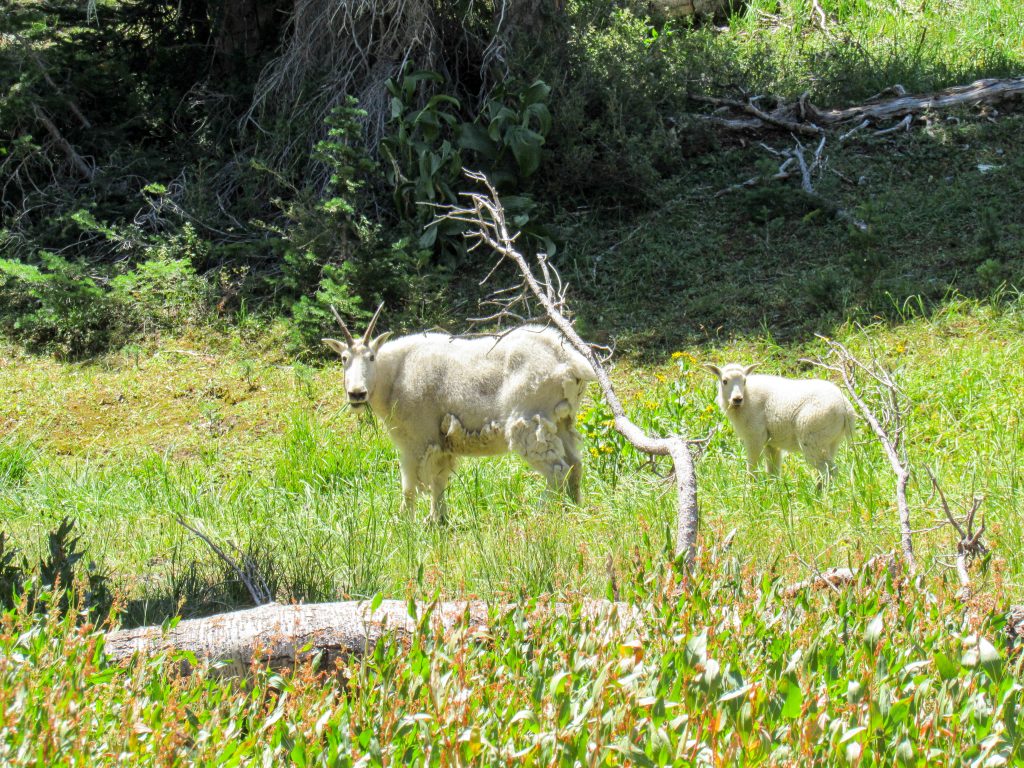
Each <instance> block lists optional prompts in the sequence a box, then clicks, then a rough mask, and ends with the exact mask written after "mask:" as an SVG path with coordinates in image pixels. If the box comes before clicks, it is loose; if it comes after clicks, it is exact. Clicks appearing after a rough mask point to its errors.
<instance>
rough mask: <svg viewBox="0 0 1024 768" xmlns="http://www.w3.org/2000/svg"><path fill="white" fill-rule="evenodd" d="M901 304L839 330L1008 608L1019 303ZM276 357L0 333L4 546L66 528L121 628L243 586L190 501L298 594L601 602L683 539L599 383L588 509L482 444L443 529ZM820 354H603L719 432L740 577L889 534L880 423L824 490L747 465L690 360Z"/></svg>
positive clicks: (892, 541)
mask: <svg viewBox="0 0 1024 768" xmlns="http://www.w3.org/2000/svg"><path fill="white" fill-rule="evenodd" d="M904 311H905V313H906V317H905V321H903V322H900V323H897V324H892V323H877V324H876V325H874V326H869V327H866V328H863V327H861V326H856V325H848V326H845V327H843V328H841V329H839V331H838V333H837V334H836V338H838V339H840V340H842V341H844V342H845V343H846V344H848V345H849V346H850V347H851V349H852V350H853V351H855V353H856V354H858V355H860V356H861V357H863V358H865V359H879V360H881V361H884V363H885V364H886V365H887V366H890V367H891V368H892V369H893V370H895V371H896V372H897V375H898V380H899V382H900V384H901V386H902V387H903V391H904V393H905V396H906V400H907V420H906V429H907V437H906V439H907V444H908V446H909V457H910V461H911V463H912V465H913V467H914V478H913V482H912V484H911V506H912V510H913V515H914V519H913V525H914V527H915V528H920V529H929V528H932V527H934V524H935V522H936V519H937V517H938V516H939V515H940V513H941V507H940V506H939V503H938V499H937V498H936V496H935V495H934V493H933V491H932V490H931V487H930V483H929V481H928V478H927V474H926V469H928V468H931V469H932V470H933V471H934V472H935V473H936V475H938V477H939V478H940V479H941V482H942V485H943V488H944V490H945V492H946V494H947V496H948V497H949V498H950V499H952V500H954V502H955V503H958V504H961V503H964V502H965V501H969V500H970V499H972V498H973V497H974V496H975V495H981V496H984V498H985V501H984V505H983V507H982V509H983V511H984V514H985V520H986V523H987V525H988V532H989V537H990V538H991V540H992V541H993V543H994V546H995V551H994V554H993V558H992V562H991V564H990V567H989V568H988V569H987V570H986V573H985V574H984V575H979V579H981V581H982V583H984V584H985V585H986V586H985V587H984V588H985V589H986V590H988V591H990V592H991V593H992V594H993V596H994V597H996V598H997V599H999V600H1003V599H1016V598H1020V597H1024V560H1022V558H1021V553H1020V552H1019V551H1018V548H1017V547H1016V546H1014V545H1013V542H1015V541H1018V540H1019V537H1020V535H1021V528H1020V526H1021V518H1020V508H1021V496H1020V494H1021V482H1022V478H1021V458H1022V455H1024V433H1022V427H1021V421H1022V406H1021V404H1020V402H1019V397H1018V394H1019V392H1020V391H1021V387H1022V385H1024V373H1022V371H1021V367H1020V364H1019V363H1020V361H1021V359H1022V358H1024V336H1022V333H1021V332H1022V330H1024V301H1021V300H1020V299H1018V298H1016V297H1002V298H998V299H996V300H992V301H973V300H966V299H951V300H950V301H949V302H947V303H946V305H945V306H944V307H943V309H942V310H941V311H939V312H937V313H933V314H931V315H928V316H924V315H922V314H917V313H915V310H914V307H913V305H908V306H907V307H905V308H904ZM272 350H273V346H272V344H269V343H267V345H266V346H265V347H263V348H260V347H258V346H256V345H255V344H252V343H247V342H244V341H242V340H240V338H239V337H237V336H234V337H232V336H226V335H213V336H208V337H206V338H199V337H191V338H181V339H167V340H164V341H162V342H160V343H158V344H156V345H155V346H153V347H152V348H149V349H146V350H144V351H139V353H138V354H137V355H136V354H135V353H122V354H118V355H114V356H111V357H109V358H107V359H105V360H103V361H102V362H98V363H89V364H66V363H57V362H54V361H52V360H48V359H44V358H37V357H31V356H28V355H26V354H24V353H21V352H19V351H17V350H15V349H12V348H7V349H5V351H4V357H3V361H4V364H3V367H2V368H0V377H2V378H0V388H2V389H3V391H5V392H6V393H8V397H7V399H6V402H5V403H4V408H3V411H2V412H0V418H2V419H3V420H4V423H5V424H6V425H7V426H8V430H7V437H6V438H4V442H3V443H2V452H0V471H2V476H3V477H4V483H3V486H2V489H0V504H2V514H3V520H4V524H5V529H6V530H7V532H8V533H9V534H10V535H11V536H12V539H13V542H14V543H15V544H16V545H17V546H19V547H21V548H23V549H24V550H25V551H27V552H30V553H33V554H36V553H35V550H34V548H39V547H41V546H42V545H43V542H44V538H45V532H46V531H48V530H50V529H51V528H53V527H55V525H56V523H57V522H59V520H60V519H61V518H63V517H65V516H69V517H72V518H74V519H76V520H77V521H78V532H79V533H80V535H81V536H82V543H83V547H84V549H85V551H86V552H87V554H88V557H89V558H90V559H92V560H93V561H94V562H95V564H96V565H97V567H98V568H99V569H100V570H102V571H104V572H109V574H110V579H111V581H112V583H113V584H114V585H117V586H118V587H119V588H120V589H121V591H122V592H123V593H124V597H125V598H126V599H128V600H129V601H130V602H129V607H130V610H129V616H130V617H131V620H132V621H149V622H152V621H160V620H163V619H164V618H165V617H166V616H168V615H170V614H173V613H174V609H179V610H182V611H184V612H185V613H186V614H188V613H191V612H195V611H200V612H208V611H210V610H213V609H216V608H223V607H229V606H230V605H231V603H232V596H234V599H235V601H238V600H239V599H241V598H244V592H242V591H240V589H239V588H238V585H234V586H232V585H231V584H230V583H225V574H224V573H222V572H221V571H220V570H218V569H217V568H215V567H214V566H215V564H216V558H214V557H213V556H212V554H211V553H209V552H208V551H207V550H206V545H205V544H203V543H202V542H200V541H198V540H197V539H196V538H195V537H194V536H193V535H192V534H191V533H189V532H188V531H186V530H185V529H184V528H182V527H181V526H179V525H178V524H177V522H176V520H177V519H178V518H179V517H180V518H181V519H184V520H185V521H186V522H189V523H190V524H191V525H193V526H194V527H195V526H198V527H200V529H201V530H203V531H204V532H205V533H206V534H207V535H209V536H211V537H212V538H213V539H214V540H215V541H219V542H230V543H231V544H233V545H234V546H235V547H237V548H238V550H239V551H241V552H244V553H247V554H248V556H249V557H251V558H253V559H254V560H255V561H256V562H258V563H259V564H260V567H261V569H262V570H263V571H264V574H265V576H266V577H267V579H268V581H269V582H270V583H271V584H272V585H273V586H274V587H275V592H276V594H277V596H278V598H279V599H284V600H290V599H298V600H305V601H313V600H330V599H342V598H350V597H351V598H369V597H372V596H373V595H374V594H376V593H378V592H380V593H383V594H385V595H391V596H401V595H404V594H409V593H415V594H418V595H421V596H428V597H429V596H434V595H440V596H442V597H446V598H447V597H467V596H479V597H483V598H487V599H516V598H519V597H522V596H536V595H540V594H548V593H552V594H557V595H562V596H566V597H572V596H577V595H594V596H603V595H605V594H606V593H607V592H608V590H609V589H610V587H611V582H612V581H613V580H615V581H616V582H617V583H620V584H627V585H628V584H629V583H630V582H631V581H632V580H634V579H638V578H639V579H642V578H643V577H644V575H645V571H644V567H643V563H650V562H651V561H653V560H658V559H661V558H663V557H664V555H665V547H666V546H667V542H668V541H670V540H672V535H673V531H674V518H673V515H674V491H673V490H672V486H671V485H670V484H668V483H666V481H665V480H664V479H663V477H662V474H664V472H666V471H667V465H664V464H663V465H661V466H658V467H651V466H650V465H649V464H648V462H647V460H646V458H645V457H641V456H639V455H637V454H636V453H635V452H634V451H633V450H632V449H631V448H629V447H627V446H626V444H625V442H624V441H623V440H622V438H620V437H619V436H618V435H617V434H616V433H615V432H614V430H613V429H611V426H610V425H611V414H610V412H609V411H608V410H607V407H606V406H605V405H604V404H603V403H602V402H601V401H600V399H598V398H597V394H598V393H597V390H596V387H595V388H594V389H593V390H592V392H591V397H590V398H589V399H588V400H587V402H586V404H585V405H584V407H583V409H582V411H581V413H580V416H579V427H580V430H581V432H582V434H583V435H584V439H585V446H586V450H587V453H588V455H587V462H586V480H585V495H584V500H583V503H582V504H580V505H579V506H574V505H572V504H570V503H568V502H567V501H564V500H561V499H558V498H556V497H552V496H551V495H549V494H546V493H545V489H544V483H543V480H542V479H541V478H540V477H539V476H538V475H536V474H535V473H533V472H531V471H530V470H529V468H528V467H526V465H525V464H524V463H523V462H522V461H521V460H519V459H518V458H517V457H514V456H511V455H508V456H505V457H501V458H490V459H468V460H464V461H463V463H462V464H461V466H460V469H459V471H458V472H457V474H456V475H455V477H454V478H453V481H452V483H451V486H450V488H449V500H450V503H451V512H450V519H449V523H448V525H446V526H436V525H430V524H428V523H426V522H425V518H426V507H427V499H426V497H425V495H421V499H420V508H419V509H418V510H417V514H416V515H415V516H414V517H411V518H410V517H409V516H406V515H403V514H402V512H401V510H400V492H399V487H400V485H399V479H398V470H397V458H396V455H395V452H394V450H393V448H392V447H391V444H390V442H389V440H388V439H387V436H386V435H385V434H384V433H383V431H382V429H381V428H380V427H379V425H377V424H376V422H374V421H373V420H372V419H371V418H369V417H357V416H356V415H355V414H354V413H352V412H350V411H349V410H348V409H347V408H346V407H345V406H344V405H343V403H344V399H345V398H344V393H343V382H342V376H341V369H340V366H339V365H337V364H334V363H329V364H327V365H325V366H322V367H316V368H313V367H310V366H307V365H304V364H301V363H295V362H291V361H288V360H285V359H282V358H281V357H280V356H279V355H276V354H275V353H274V352H273V351H272ZM822 352H823V344H822V343H821V342H820V341H817V340H811V341H807V342H801V343H795V344H788V345H782V344H778V343H775V342H773V341H771V340H770V339H765V338H756V337H755V338H747V339H739V340H736V341H734V342H732V343H727V344H721V345H712V346H700V347H690V348H685V349H680V350H676V351H675V352H673V353H671V354H669V355H667V356H665V357H664V358H663V359H662V360H660V361H659V362H657V363H655V364H644V365H640V364H638V363H635V362H631V361H629V360H624V361H623V362H621V363H619V364H618V365H616V366H615V367H614V379H615V381H616V383H617V385H618V387H619V389H620V391H621V392H622V394H623V395H624V397H625V400H626V402H627V404H628V407H629V409H630V411H631V414H632V416H633V418H634V419H635V420H636V421H637V422H638V423H640V424H642V425H644V426H645V427H647V428H649V429H651V430H655V431H658V432H661V433H666V432H671V431H680V430H681V431H683V432H684V433H686V434H688V435H691V436H693V437H700V436H703V435H705V434H707V433H709V432H710V431H711V430H712V429H716V428H717V431H716V432H715V433H714V436H713V438H712V440H711V442H710V444H709V446H708V449H707V451H706V452H705V453H704V455H703V456H702V457H701V459H700V461H699V464H698V480H699V499H700V504H701V511H702V519H701V536H702V541H703V542H704V543H705V545H711V544H712V543H713V542H714V541H716V540H719V539H721V538H722V537H723V536H724V535H725V534H726V533H727V532H729V531H730V530H732V529H736V530H737V536H736V540H735V544H734V545H733V552H734V553H735V555H736V557H737V558H738V559H739V561H740V562H741V563H742V564H743V566H744V568H748V569H750V570H752V571H759V572H768V573H775V574H779V575H783V576H786V577H788V578H792V579H797V578H800V577H803V576H805V575H807V572H808V568H810V567H814V566H817V567H820V568H824V567H827V566H829V565H837V564H846V563H848V562H859V561H860V560H862V559H865V558H867V557H869V556H871V555H874V554H878V553H880V552H886V551H889V550H892V549H894V548H895V547H896V541H897V528H896V518H895V501H894V495H893V476H892V472H891V470H890V468H889V465H888V464H887V462H886V460H885V458H884V455H883V453H882V450H881V448H880V446H879V445H878V443H877V441H876V440H875V439H874V436H873V435H872V434H871V433H870V430H869V429H868V428H867V426H866V425H864V424H863V423H862V424H861V425H860V428H859V429H858V431H857V434H856V438H855V440H854V441H853V443H852V444H849V445H847V446H846V447H845V448H844V449H843V451H842V452H841V454H840V459H839V465H838V472H837V476H836V477H835V479H834V482H833V483H832V484H831V485H830V486H829V487H827V488H826V489H825V490H823V491H819V490H818V489H817V487H816V483H815V476H814V474H813V472H812V471H811V470H810V468H809V467H808V466H807V465H806V464H805V463H804V462H803V460H802V459H801V458H800V457H799V456H790V457H789V458H788V459H786V461H785V462H784V471H783V473H782V474H781V476H780V477H778V478H773V477H770V476H768V475H767V474H766V473H764V472H762V473H761V474H759V475H758V476H754V477H751V476H749V475H748V474H747V470H746V465H745V461H744V454H743V449H742V446H741V444H740V443H739V441H738V439H737V438H736V437H735V435H734V434H733V433H732V430H731V427H729V425H728V423H727V422H726V421H725V419H724V417H723V416H722V415H721V414H720V412H719V411H718V409H717V407H716V406H715V405H714V403H713V399H714V394H715V392H714V387H715V383H714V380H713V379H712V377H710V376H708V375H707V374H706V373H705V372H703V371H702V370H701V369H700V367H699V362H700V361H703V360H705V359H706V360H717V361H727V360H742V361H750V360H760V361H762V364H763V368H764V370H767V371H773V372H780V373H784V374H788V375H794V376H808V375H815V374H814V371H813V370H812V369H811V368H810V366H809V365H808V364H807V363H805V362H803V359H805V358H808V357H815V356H818V355H820V354H822ZM996 372H998V373H996ZM866 394H867V396H868V397H869V399H871V398H873V397H876V396H875V395H874V394H873V393H872V392H871V391H870V390H868V391H867V392H866ZM874 402H875V403H876V405H877V403H878V401H877V399H875V400H874ZM950 535H951V531H950V530H949V529H940V530H933V531H924V532H922V533H921V534H919V535H918V536H917V546H918V548H919V550H920V552H921V554H922V560H923V564H924V568H925V572H926V573H927V574H928V576H929V578H935V579H946V578H949V577H950V575H951V574H950V572H949V570H948V565H949V557H950V555H951V553H952V551H953V549H952V540H951V538H950ZM613 574H614V575H613ZM230 581H231V579H227V582H230Z"/></svg>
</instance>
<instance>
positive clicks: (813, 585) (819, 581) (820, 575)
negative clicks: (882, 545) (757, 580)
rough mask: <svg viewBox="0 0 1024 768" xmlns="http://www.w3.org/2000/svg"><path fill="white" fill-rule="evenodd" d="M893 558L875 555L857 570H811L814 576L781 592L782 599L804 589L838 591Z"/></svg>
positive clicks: (793, 595) (890, 555)
mask: <svg viewBox="0 0 1024 768" xmlns="http://www.w3.org/2000/svg"><path fill="white" fill-rule="evenodd" d="M892 559H893V556H892V554H890V553H886V554H884V555H875V556H874V557H872V558H869V559H867V560H865V561H864V562H863V563H862V564H861V566H860V567H859V568H826V569H825V570H824V571H818V570H817V569H814V568H812V570H813V571H814V575H813V576H812V577H811V578H809V579H804V580H803V581H798V582H796V583H795V584H790V585H789V586H787V587H785V588H784V589H783V590H782V595H783V596H784V597H795V596H796V595H797V594H799V593H800V592H802V591H803V590H805V589H826V588H828V589H833V590H835V589H838V588H839V587H842V586H845V585H847V584H852V583H853V582H854V581H856V579H857V574H858V573H860V572H861V571H864V570H865V569H873V570H877V569H879V567H880V566H883V565H889V564H890V563H891V562H892Z"/></svg>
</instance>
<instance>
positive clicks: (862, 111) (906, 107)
mask: <svg viewBox="0 0 1024 768" xmlns="http://www.w3.org/2000/svg"><path fill="white" fill-rule="evenodd" d="M883 93H895V94H896V95H895V96H893V97H891V98H877V97H874V98H872V99H871V100H869V101H868V102H866V103H864V104H857V105H854V106H850V107H842V108H836V109H822V108H819V107H816V106H814V105H813V104H812V103H811V102H810V101H808V100H807V99H806V98H801V99H800V100H799V101H797V102H795V103H780V104H779V106H777V107H776V108H775V109H772V110H770V111H769V110H766V109H762V108H761V107H760V106H758V104H757V103H755V99H750V100H748V101H739V100H736V99H726V98H721V97H717V96H705V95H702V94H691V95H690V97H689V98H690V99H692V100H693V101H699V102H703V103H705V104H711V105H712V106H715V107H718V109H717V110H716V111H715V113H714V114H711V115H695V116H694V117H696V118H697V119H699V120H702V121H704V122H708V123H711V124H712V125H717V126H719V127H721V128H725V129H728V130H734V131H765V130H770V129H779V130H785V131H789V132H792V133H802V134H806V135H817V134H820V133H821V131H822V129H823V128H838V127H839V126H842V125H848V124H850V123H859V128H863V127H865V126H867V125H872V124H875V125H877V124H879V123H886V122H889V121H892V120H899V119H900V118H902V119H903V122H900V123H899V124H898V125H896V126H894V128H887V129H884V130H882V131H878V134H879V135H884V134H885V133H889V132H892V131H893V130H894V129H900V128H908V127H909V123H907V122H906V121H907V120H909V119H910V117H911V116H912V115H917V114H920V113H922V112H926V111H929V110H941V109H950V108H953V107H970V106H977V105H978V104H996V103H999V102H1002V101H1006V100H1008V99H1013V98H1020V97H1024V77H1017V78H1009V79H1005V80H996V79H992V78H989V79H984V80H976V81H974V82H973V83H970V84H968V85H957V86H953V87H952V88H946V89H945V90H942V91H938V92H936V93H932V94H919V95H916V96H908V95H907V94H906V93H905V92H904V91H903V89H902V87H900V86H896V87H894V88H891V89H887V90H886V91H885V92H883ZM878 96H881V94H879V95H878ZM756 98H758V99H759V98H760V97H756ZM876 98H877V100H876ZM859 128H858V129H855V130H859ZM852 133H853V131H850V132H848V133H846V134H844V136H843V138H844V139H845V138H847V137H849V136H850V135H851V134H852Z"/></svg>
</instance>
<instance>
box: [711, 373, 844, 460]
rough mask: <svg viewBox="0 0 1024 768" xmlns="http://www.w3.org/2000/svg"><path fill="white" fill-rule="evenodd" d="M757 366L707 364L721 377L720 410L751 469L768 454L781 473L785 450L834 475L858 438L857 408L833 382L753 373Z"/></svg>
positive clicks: (719, 379) (719, 380) (719, 383)
mask: <svg viewBox="0 0 1024 768" xmlns="http://www.w3.org/2000/svg"><path fill="white" fill-rule="evenodd" d="M755 367H756V364H755V365H748V366H745V367H744V366H741V365H737V364H735V363H731V364H729V365H726V366H725V367H723V368H718V367H717V366H714V365H711V364H708V365H705V366H704V368H705V369H706V370H707V371H708V372H709V373H711V374H712V375H714V376H715V377H716V378H717V379H718V406H719V407H720V408H721V409H722V412H723V413H724V414H725V415H726V417H728V419H729V422H730V423H731V424H732V426H733V429H734V430H736V434H737V435H738V436H739V438H740V440H742V441H743V445H744V447H745V448H746V451H747V467H748V468H749V469H750V470H751V471H753V470H754V469H756V468H757V465H758V463H759V462H760V460H761V456H762V454H763V455H764V456H765V457H766V459H767V462H768V469H769V470H770V471H771V472H772V473H774V474H778V472H779V469H780V467H781V463H782V451H789V452H800V453H802V454H803V456H804V458H805V459H806V460H807V463H808V464H810V465H811V466H812V467H814V468H815V469H816V470H817V471H818V473H819V475H820V476H821V477H822V478H825V477H828V476H829V475H830V474H831V472H832V469H833V466H834V461H835V456H836V452H837V451H838V450H839V446H840V444H841V443H842V442H843V440H845V439H847V438H850V437H852V436H853V429H854V426H855V425H856V422H857V416H856V413H855V412H854V410H853V406H852V405H850V402H849V400H847V399H846V397H845V396H844V395H843V393H842V392H841V391H840V390H839V387H837V386H836V385H835V384H833V383H832V382H830V381H825V380H824V379H786V378H783V377H781V376H767V375H761V374H754V375H751V371H752V370H753V369H754V368H755Z"/></svg>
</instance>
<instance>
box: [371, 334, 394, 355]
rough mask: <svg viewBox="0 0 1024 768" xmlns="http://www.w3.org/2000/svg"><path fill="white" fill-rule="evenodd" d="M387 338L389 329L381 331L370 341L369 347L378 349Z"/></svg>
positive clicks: (374, 349)
mask: <svg viewBox="0 0 1024 768" xmlns="http://www.w3.org/2000/svg"><path fill="white" fill-rule="evenodd" d="M389 338H391V331H384V333H382V334H381V335H380V336H378V337H377V338H375V339H374V340H373V341H371V342H370V349H372V350H373V351H374V352H376V351H377V350H378V349H380V347H381V345H382V344H383V343H384V342H385V341H387V340H388V339H389Z"/></svg>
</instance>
